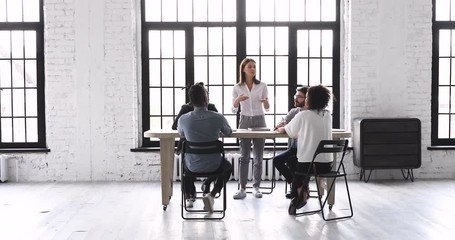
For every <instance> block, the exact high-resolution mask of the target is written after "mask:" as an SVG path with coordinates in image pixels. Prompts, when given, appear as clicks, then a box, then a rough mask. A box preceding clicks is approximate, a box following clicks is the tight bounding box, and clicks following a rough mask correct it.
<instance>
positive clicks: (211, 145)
mask: <svg viewBox="0 0 455 240" xmlns="http://www.w3.org/2000/svg"><path fill="white" fill-rule="evenodd" d="M182 152H183V153H192V154H213V153H220V154H223V155H224V144H223V142H222V141H220V140H216V141H211V142H190V141H187V140H185V141H184V142H183V149H182Z"/></svg>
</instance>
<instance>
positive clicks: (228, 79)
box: [224, 57, 237, 96]
mask: <svg viewBox="0 0 455 240" xmlns="http://www.w3.org/2000/svg"><path fill="white" fill-rule="evenodd" d="M236 82H237V63H236V58H235V57H224V84H226V85H234V84H235V83H236ZM228 93H229V94H228V95H229V96H230V92H228Z"/></svg>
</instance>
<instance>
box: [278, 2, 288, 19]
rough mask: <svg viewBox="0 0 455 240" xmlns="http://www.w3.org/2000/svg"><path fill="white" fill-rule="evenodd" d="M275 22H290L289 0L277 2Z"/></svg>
mask: <svg viewBox="0 0 455 240" xmlns="http://www.w3.org/2000/svg"><path fill="white" fill-rule="evenodd" d="M275 21H277V22H282V21H284V22H287V21H289V0H275Z"/></svg>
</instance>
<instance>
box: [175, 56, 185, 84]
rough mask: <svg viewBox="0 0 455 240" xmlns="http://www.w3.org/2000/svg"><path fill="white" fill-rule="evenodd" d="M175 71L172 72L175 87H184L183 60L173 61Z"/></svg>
mask: <svg viewBox="0 0 455 240" xmlns="http://www.w3.org/2000/svg"><path fill="white" fill-rule="evenodd" d="M174 64H175V70H174V75H175V86H177V87H185V79H186V76H185V72H186V71H185V60H179V59H177V60H175V61H174Z"/></svg>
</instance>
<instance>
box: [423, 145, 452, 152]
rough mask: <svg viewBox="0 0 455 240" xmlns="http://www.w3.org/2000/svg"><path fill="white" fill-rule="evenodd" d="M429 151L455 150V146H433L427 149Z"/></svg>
mask: <svg viewBox="0 0 455 240" xmlns="http://www.w3.org/2000/svg"><path fill="white" fill-rule="evenodd" d="M427 150H430V151H437V150H455V146H431V147H427Z"/></svg>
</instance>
